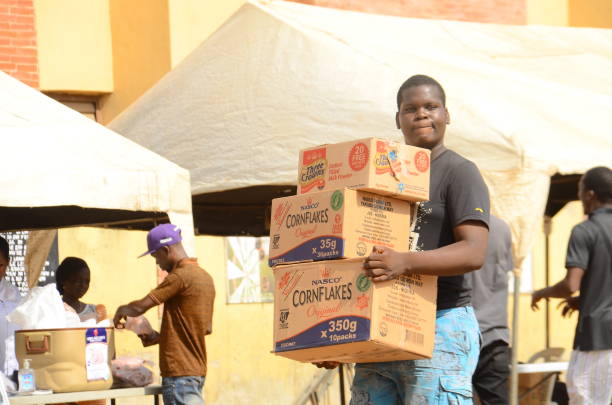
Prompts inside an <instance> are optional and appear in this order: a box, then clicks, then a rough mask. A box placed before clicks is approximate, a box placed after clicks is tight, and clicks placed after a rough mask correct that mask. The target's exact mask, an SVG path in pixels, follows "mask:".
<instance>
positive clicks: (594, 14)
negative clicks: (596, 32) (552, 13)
mask: <svg viewBox="0 0 612 405" xmlns="http://www.w3.org/2000/svg"><path fill="white" fill-rule="evenodd" d="M569 25H570V26H572V27H594V28H612V1H610V0H569Z"/></svg>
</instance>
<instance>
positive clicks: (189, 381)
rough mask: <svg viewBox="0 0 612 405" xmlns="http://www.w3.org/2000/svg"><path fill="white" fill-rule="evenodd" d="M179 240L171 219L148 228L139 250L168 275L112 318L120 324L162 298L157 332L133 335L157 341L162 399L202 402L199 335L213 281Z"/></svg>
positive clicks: (207, 329)
mask: <svg viewBox="0 0 612 405" xmlns="http://www.w3.org/2000/svg"><path fill="white" fill-rule="evenodd" d="M181 241H182V237H181V230H180V229H179V228H178V227H177V226H176V225H172V224H163V225H159V226H156V227H155V228H153V229H151V231H149V234H148V235H147V246H148V250H147V251H146V252H145V253H143V254H142V255H141V256H145V255H148V254H150V255H151V256H153V257H154V258H155V262H156V263H157V265H158V266H159V267H160V268H161V269H163V270H165V271H167V272H168V276H167V277H166V278H165V279H164V281H163V282H162V283H161V284H160V285H158V286H157V288H155V289H154V290H152V291H151V292H150V293H149V294H147V295H146V296H145V297H144V298H142V299H140V300H137V301H132V302H130V303H129V304H127V305H122V306H120V307H119V308H117V312H116V313H115V317H114V318H113V322H114V324H115V327H117V328H123V327H124V322H123V321H124V320H126V318H127V317H128V316H130V317H135V316H139V315H142V314H144V313H145V312H146V311H147V310H148V309H150V308H152V307H154V306H156V305H160V304H164V314H163V317H162V324H161V330H160V332H159V333H158V332H155V331H153V332H152V333H150V334H147V335H139V337H140V339H141V340H142V343H143V345H144V346H151V345H154V344H156V343H159V346H160V347H159V368H160V371H161V376H162V388H163V397H164V404H165V405H181V404H185V405H199V404H204V399H203V397H202V388H203V386H204V379H205V377H206V345H205V342H204V336H206V335H208V334H210V333H211V332H212V314H213V303H214V299H215V286H214V284H213V280H212V277H211V276H210V274H208V273H207V272H206V271H205V270H204V269H202V268H201V267H200V266H198V263H197V261H196V259H192V258H189V257H188V256H187V254H186V253H185V249H184V248H183V245H182V243H181Z"/></svg>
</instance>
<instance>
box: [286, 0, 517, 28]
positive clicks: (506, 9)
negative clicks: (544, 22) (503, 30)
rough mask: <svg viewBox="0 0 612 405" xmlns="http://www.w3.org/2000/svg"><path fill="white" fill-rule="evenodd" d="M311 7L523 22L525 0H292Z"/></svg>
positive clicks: (504, 22)
mask: <svg viewBox="0 0 612 405" xmlns="http://www.w3.org/2000/svg"><path fill="white" fill-rule="evenodd" d="M293 1H295V2H297V3H303V4H310V5H314V6H323V7H333V8H340V9H346V10H353V11H362V12H365V13H375V14H386V15H395V16H402V17H412V18H432V19H438V20H457V21H477V22H488V23H498V24H525V22H526V12H525V0H490V1H483V0H463V1H456V0H437V1H422V0H377V1H370V0H293Z"/></svg>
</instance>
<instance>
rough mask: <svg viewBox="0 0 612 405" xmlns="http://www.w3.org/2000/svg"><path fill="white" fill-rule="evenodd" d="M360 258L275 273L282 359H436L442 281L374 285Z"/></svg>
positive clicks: (414, 278)
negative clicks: (439, 297) (436, 320)
mask: <svg viewBox="0 0 612 405" xmlns="http://www.w3.org/2000/svg"><path fill="white" fill-rule="evenodd" d="M362 263H363V261H362V260H360V259H348V260H330V261H322V262H310V263H300V264H294V265H286V266H278V267H276V268H275V269H274V276H275V279H276V288H275V292H274V353H275V354H276V355H279V356H283V357H287V358H290V359H294V360H298V361H302V362H318V361H339V362H345V363H352V362H360V363H367V362H374V361H391V360H411V359H420V358H428V357H431V355H432V350H433V344H434V330H435V311H436V292H437V277H435V276H423V275H410V276H402V277H400V278H398V279H396V280H390V281H384V282H379V283H373V282H372V281H371V280H370V278H368V277H366V276H365V274H364V271H363V268H362Z"/></svg>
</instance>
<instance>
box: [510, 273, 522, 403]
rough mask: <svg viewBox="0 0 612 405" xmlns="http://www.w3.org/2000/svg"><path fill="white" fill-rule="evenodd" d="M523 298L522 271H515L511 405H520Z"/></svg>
mask: <svg viewBox="0 0 612 405" xmlns="http://www.w3.org/2000/svg"><path fill="white" fill-rule="evenodd" d="M520 296H521V270H520V269H515V270H514V291H513V299H512V350H511V352H510V353H511V358H510V364H511V366H510V405H518V403H519V401H518V324H519V322H518V321H519V304H520Z"/></svg>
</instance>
